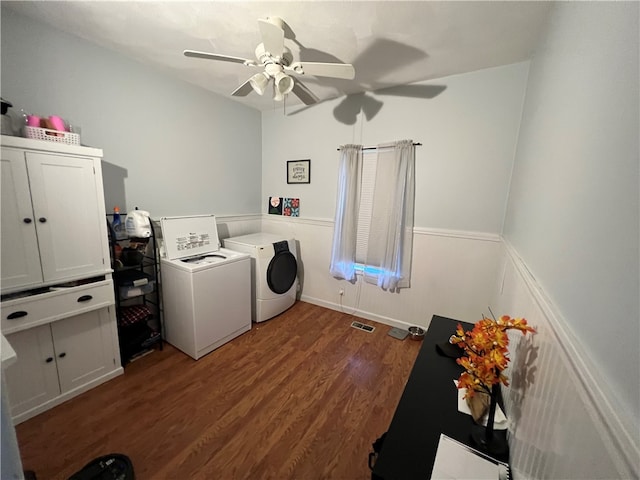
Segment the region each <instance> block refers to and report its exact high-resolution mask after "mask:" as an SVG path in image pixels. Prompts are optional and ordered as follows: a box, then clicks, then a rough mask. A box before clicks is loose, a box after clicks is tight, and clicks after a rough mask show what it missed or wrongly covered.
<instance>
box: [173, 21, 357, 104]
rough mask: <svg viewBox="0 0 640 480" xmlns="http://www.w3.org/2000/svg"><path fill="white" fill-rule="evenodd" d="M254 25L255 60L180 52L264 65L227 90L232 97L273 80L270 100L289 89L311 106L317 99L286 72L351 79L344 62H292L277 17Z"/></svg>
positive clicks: (349, 67)
mask: <svg viewBox="0 0 640 480" xmlns="http://www.w3.org/2000/svg"><path fill="white" fill-rule="evenodd" d="M258 26H259V28H260V35H261V37H262V43H260V44H259V45H258V46H257V48H256V58H257V59H258V61H257V62H256V61H255V60H249V59H246V58H240V57H232V56H228V55H219V54H216V53H207V52H199V51H196V50H185V51H184V55H185V56H187V57H193V58H204V59H208V60H218V61H222V62H232V63H242V64H243V65H245V66H247V67H264V70H263V71H262V72H260V73H256V74H255V75H253V76H252V77H251V78H249V79H248V80H247V81H246V82H244V83H243V84H242V85H240V86H239V87H238V88H236V89H235V90H234V91H233V92H232V93H231V95H233V96H236V97H245V96H247V95H248V94H249V93H251V91H252V90H253V91H255V92H256V93H257V94H258V95H263V94H264V92H265V90H266V89H267V87H268V85H269V83H271V81H272V80H273V99H274V100H276V101H280V100H283V99H284V98H285V96H286V95H287V94H289V93H291V92H293V94H294V95H296V96H297V97H298V98H299V99H300V100H302V102H303V103H304V104H305V105H312V104H314V103H317V102H319V101H320V99H319V98H318V97H316V96H315V95H314V94H313V92H312V91H311V90H309V89H308V88H307V87H306V86H305V85H304V84H303V83H302V82H301V81H300V80H298V79H297V78H294V77H292V76H291V75H290V74H295V75H311V76H315V77H331V78H342V79H346V80H353V78H354V77H355V69H354V68H353V65H351V64H348V63H319V62H293V55H292V54H291V50H289V48H287V47H286V46H285V45H284V38H285V23H284V20H282V19H281V18H279V17H267V18H266V19H259V20H258Z"/></svg>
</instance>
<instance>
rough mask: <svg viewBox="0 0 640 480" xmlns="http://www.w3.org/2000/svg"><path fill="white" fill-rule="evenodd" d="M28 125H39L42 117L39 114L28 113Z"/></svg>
mask: <svg viewBox="0 0 640 480" xmlns="http://www.w3.org/2000/svg"><path fill="white" fill-rule="evenodd" d="M27 125H29V126H30V127H39V126H40V117H39V116H37V115H27Z"/></svg>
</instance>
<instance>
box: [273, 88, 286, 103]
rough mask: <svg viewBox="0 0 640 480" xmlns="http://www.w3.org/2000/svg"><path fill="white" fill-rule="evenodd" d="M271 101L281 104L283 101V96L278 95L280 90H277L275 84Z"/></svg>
mask: <svg viewBox="0 0 640 480" xmlns="http://www.w3.org/2000/svg"><path fill="white" fill-rule="evenodd" d="M273 100H274V101H276V102H281V101H282V100H284V95H283V94H282V93H280V90H278V88H277V87H276V86H275V84H274V85H273Z"/></svg>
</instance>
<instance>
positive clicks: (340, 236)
mask: <svg viewBox="0 0 640 480" xmlns="http://www.w3.org/2000/svg"><path fill="white" fill-rule="evenodd" d="M361 176H362V145H342V146H341V147H340V166H339V171H338V198H337V201H336V216H335V226H334V230H333V247H332V250H331V266H330V267H329V271H330V272H331V275H333V276H334V277H336V278H342V279H345V280H348V281H350V282H355V280H356V271H355V266H356V264H355V255H356V238H357V230H358V222H357V219H358V208H359V205H360V183H361Z"/></svg>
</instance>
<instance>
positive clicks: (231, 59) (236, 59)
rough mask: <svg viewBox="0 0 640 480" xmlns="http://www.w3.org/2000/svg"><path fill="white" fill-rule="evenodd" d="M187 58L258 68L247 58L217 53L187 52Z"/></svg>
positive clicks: (185, 53)
mask: <svg viewBox="0 0 640 480" xmlns="http://www.w3.org/2000/svg"><path fill="white" fill-rule="evenodd" d="M183 53H184V55H185V57H192V58H205V59H207V60H220V61H223V62H232V63H242V64H244V65H247V66H256V65H257V63H256V62H254V61H253V60H248V59H246V58H240V57H231V56H229V55H219V54H217V53H207V52H198V51H197V50H185V51H184V52H183Z"/></svg>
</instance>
